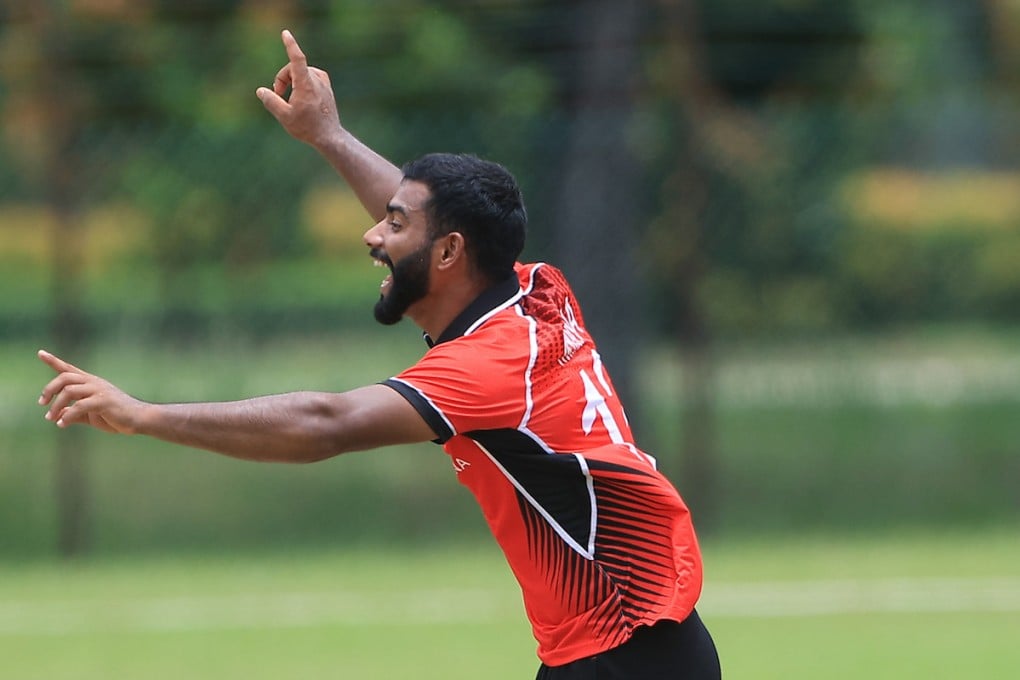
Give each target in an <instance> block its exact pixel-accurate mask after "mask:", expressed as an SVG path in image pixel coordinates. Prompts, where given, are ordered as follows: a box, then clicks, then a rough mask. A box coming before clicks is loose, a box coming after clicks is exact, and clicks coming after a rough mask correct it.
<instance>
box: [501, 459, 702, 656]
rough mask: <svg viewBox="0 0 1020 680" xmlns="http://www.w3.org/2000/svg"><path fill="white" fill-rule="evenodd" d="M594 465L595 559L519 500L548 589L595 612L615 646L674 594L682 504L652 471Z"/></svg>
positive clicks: (578, 608) (597, 625)
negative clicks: (676, 524)
mask: <svg viewBox="0 0 1020 680" xmlns="http://www.w3.org/2000/svg"><path fill="white" fill-rule="evenodd" d="M564 457H566V458H572V457H573V456H564ZM588 469H589V470H590V471H591V474H592V476H593V479H594V491H595V498H596V503H597V508H598V526H597V528H596V530H595V559H594V560H586V559H583V557H582V556H580V555H578V554H577V553H576V552H575V551H574V550H572V549H571V548H570V546H568V545H567V544H566V543H565V542H564V541H563V540H561V539H560V538H559V537H558V536H557V535H556V533H555V531H553V530H552V528H551V527H550V526H549V525H548V523H547V522H545V521H544V519H543V518H542V517H541V515H540V514H539V513H538V512H536V510H535V509H534V508H533V507H532V506H531V504H530V503H528V502H527V500H526V499H525V498H523V497H522V496H521V495H520V494H518V504H519V506H520V509H521V514H522V516H523V517H524V523H525V526H526V528H527V533H528V548H529V552H530V555H531V559H532V561H533V563H534V564H535V565H536V566H537V567H538V569H539V570H540V573H542V574H543V576H544V579H545V581H546V584H547V585H548V588H549V592H550V594H551V595H553V596H554V597H555V598H557V600H558V601H559V602H560V603H561V605H562V606H564V607H566V608H568V609H569V610H570V611H573V612H576V613H578V614H583V613H585V612H590V613H591V615H592V626H593V630H594V632H595V634H596V636H597V637H598V638H600V639H602V640H607V641H609V642H610V645H611V646H615V644H618V643H619V642H622V641H623V640H625V639H626V638H627V636H628V635H629V633H630V631H631V630H632V629H633V628H634V626H636V625H637V624H638V622H640V621H642V620H643V619H644V616H645V614H646V613H649V612H652V613H654V612H658V611H661V608H662V607H664V606H666V604H667V603H668V602H669V601H670V600H671V598H672V596H673V594H674V593H673V591H672V590H671V587H672V586H670V585H669V584H672V583H673V582H674V580H675V576H676V568H677V567H676V564H675V561H674V555H673V550H674V546H673V545H672V527H673V520H675V513H677V512H680V511H682V506H681V505H679V504H678V503H679V501H678V497H675V496H673V495H671V494H670V493H669V491H668V489H666V488H665V487H664V486H663V485H662V484H660V483H659V481H658V480H657V479H656V476H655V475H654V474H650V473H649V472H648V471H646V470H642V469H639V468H629V467H627V466H624V465H615V464H610V463H603V462H599V461H593V460H588ZM664 576H666V577H667V578H663V577H664Z"/></svg>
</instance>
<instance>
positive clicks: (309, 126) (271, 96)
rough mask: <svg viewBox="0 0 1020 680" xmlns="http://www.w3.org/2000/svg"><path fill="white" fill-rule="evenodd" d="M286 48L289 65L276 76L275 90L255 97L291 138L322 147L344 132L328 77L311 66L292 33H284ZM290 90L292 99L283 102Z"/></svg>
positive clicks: (259, 93)
mask: <svg viewBox="0 0 1020 680" xmlns="http://www.w3.org/2000/svg"><path fill="white" fill-rule="evenodd" d="M283 45H284V47H285V48H286V50H287V58H288V59H289V61H288V63H287V64H286V65H285V66H284V67H283V68H281V69H280V71H279V73H277V74H276V79H275V80H274V81H273V89H269V88H267V87H260V88H258V89H257V90H256V91H255V94H256V96H257V97H258V98H259V99H261V100H262V104H263V105H264V106H265V107H266V110H267V111H269V113H271V114H273V116H274V117H275V118H276V120H278V121H280V125H282V126H283V128H284V129H285V130H286V131H287V132H288V133H290V135H291V136H292V137H294V138H295V139H298V140H300V141H302V142H305V143H307V144H311V145H312V146H313V147H316V148H320V147H322V146H324V145H325V144H326V143H328V141H329V140H330V139H331V138H332V137H334V136H335V135H337V134H339V133H342V132H343V128H342V127H341V125H340V114H339V112H338V111H337V107H336V99H335V97H334V95H333V88H332V87H331V86H330V83H329V75H328V74H327V73H326V72H325V71H323V70H321V69H317V68H314V67H310V66H308V60H307V59H306V58H305V54H304V52H302V51H301V47H300V46H299V45H298V44H297V40H295V39H294V36H293V35H291V32H290V31H284V32H283ZM287 88H290V90H291V92H290V97H289V99H284V96H285V95H286V94H287Z"/></svg>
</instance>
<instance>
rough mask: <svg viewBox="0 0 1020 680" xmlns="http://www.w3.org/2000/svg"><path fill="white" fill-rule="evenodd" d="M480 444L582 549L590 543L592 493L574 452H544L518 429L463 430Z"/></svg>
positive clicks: (592, 509) (586, 549)
mask: <svg viewBox="0 0 1020 680" xmlns="http://www.w3.org/2000/svg"><path fill="white" fill-rule="evenodd" d="M464 434H465V435H466V436H468V437H470V438H471V439H473V440H475V441H476V442H478V443H479V444H481V445H482V446H483V447H484V448H485V450H486V451H488V453H489V455H491V456H492V457H493V458H495V459H496V462H498V463H499V464H500V465H501V466H502V467H503V469H504V470H506V473H507V474H508V475H510V476H511V477H512V478H513V480H514V481H515V482H516V483H517V485H518V489H519V490H520V489H523V490H524V491H525V492H527V494H528V495H529V496H531V498H532V499H534V502H535V503H536V504H537V505H538V506H540V508H541V510H543V511H544V512H545V513H546V514H547V515H549V517H551V518H552V519H553V521H555V522H556V524H558V525H559V527H560V528H561V529H562V530H563V531H564V532H565V533H566V534H567V535H568V536H570V538H571V539H573V540H574V541H575V542H576V543H577V544H578V545H579V546H580V547H581V548H582V550H584V551H585V552H587V551H588V550H589V546H590V545H591V540H592V537H591V528H592V512H594V508H593V507H592V497H591V491H590V489H589V487H588V476H587V475H586V474H585V472H584V470H583V469H582V468H581V463H580V462H579V461H578V460H577V458H576V457H575V456H572V455H566V454H555V453H547V452H546V451H545V450H544V449H542V447H541V446H540V445H539V444H538V442H536V441H535V440H534V439H532V438H531V437H529V436H528V435H526V434H524V433H523V432H521V431H519V430H511V429H504V430H477V431H474V432H466V433H464Z"/></svg>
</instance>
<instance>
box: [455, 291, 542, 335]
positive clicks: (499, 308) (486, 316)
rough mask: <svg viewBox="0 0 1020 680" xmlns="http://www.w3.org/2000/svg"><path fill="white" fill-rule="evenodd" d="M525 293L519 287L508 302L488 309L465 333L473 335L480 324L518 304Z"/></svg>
mask: <svg viewBox="0 0 1020 680" xmlns="http://www.w3.org/2000/svg"><path fill="white" fill-rule="evenodd" d="M529 290H530V286H529ZM524 295H525V292H524V291H523V290H521V289H520V288H518V289H517V292H516V293H515V294H513V295H511V296H510V297H509V298H508V299H507V301H506V302H504V303H502V304H500V305H497V306H496V307H493V308H492V309H490V310H489V311H487V312H486V313H485V314H482V315H481V316H480V317H478V319H477V320H475V322H474V323H473V324H471V325H470V326H468V327H467V330H466V331H464V335H471V334H472V333H473V332H475V330H477V329H478V327H479V326H481V325H482V324H483V323H485V322H486V321H488V320H489V319H491V318H492V317H493V316H495V315H496V314H499V313H500V312H502V311H503V310H504V309H508V308H510V307H512V306H513V305H515V304H517V302H518V301H519V300H520V299H521V298H522V297H524Z"/></svg>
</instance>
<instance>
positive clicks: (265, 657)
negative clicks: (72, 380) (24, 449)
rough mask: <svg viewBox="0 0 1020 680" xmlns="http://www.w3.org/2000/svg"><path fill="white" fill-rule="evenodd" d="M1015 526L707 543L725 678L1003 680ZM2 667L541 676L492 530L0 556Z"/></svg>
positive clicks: (21, 670) (90, 674)
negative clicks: (150, 552) (330, 544)
mask: <svg viewBox="0 0 1020 680" xmlns="http://www.w3.org/2000/svg"><path fill="white" fill-rule="evenodd" d="M1016 535H1017V532H1016V527H1012V528H1006V529H1002V530H988V531H984V532H970V533H954V534H946V535H937V534H932V533H926V534H910V535H898V536H897V535H889V536H884V537H874V536H873V537H869V538H864V537H859V538H858V537H851V538H844V539H835V538H831V537H829V538H821V537H819V538H803V539H797V540H794V539H787V540H782V541H779V542H778V543H776V542H773V541H764V540H763V541H760V542H730V543H727V542H721V543H717V542H710V543H708V544H707V545H706V546H704V548H705V558H706V564H707V568H708V574H709V580H708V582H707V584H706V589H705V592H704V595H703V600H702V604H701V605H700V610H701V613H702V616H703V618H704V619H705V621H706V622H707V624H708V625H709V626H710V628H711V629H712V631H713V633H714V635H715V637H716V641H717V644H718V646H719V649H720V653H721V656H722V660H723V665H724V669H725V676H726V677H727V678H753V679H768V678H777V679H778V678H783V679H786V680H789V679H795V678H811V679H817V678H834V679H835V678H848V679H849V678H854V679H857V678H862V677H866V678H889V679H892V678H896V679H902V678H928V679H939V678H946V679H949V678H982V679H994V678H1002V679H1004V680H1005V679H1007V678H1014V677H1016V669H1017V668H1020V650H1018V648H1017V645H1016V639H1017V633H1018V631H1020V570H1018V568H1017V565H1018V564H1020V542H1018V541H1017V540H1016ZM0 658H2V659H3V672H2V676H3V677H4V678H12V679H19V680H21V679H24V680H30V679H39V680H43V679H45V680H59V679H63V678H67V679H71V678H73V679H75V680H90V679H92V678H97V679H98V678H102V679H104V680H106V679H109V678H151V679H153V680H158V679H160V678H182V677H186V678H210V679H212V678H216V679H217V680H229V679H231V678H238V679H241V678H244V679H246V680H248V679H257V678H273V679H274V680H275V679H276V678H279V677H293V678H317V677H342V678H346V677H350V678H422V679H428V678H436V679H439V678H444V679H447V680H451V679H453V680H455V679H464V680H469V679H471V680H473V679H475V678H480V677H484V678H487V679H489V680H502V679H504V678H505V679H507V680H510V679H519V678H529V677H533V675H534V671H535V668H536V666H537V661H536V660H535V657H534V643H533V641H532V639H531V637H530V631H529V630H528V627H527V625H526V623H525V621H524V617H523V613H522V610H521V605H520V603H519V600H518V593H517V589H516V585H515V584H514V583H513V581H512V580H511V578H510V576H509V574H508V572H507V569H506V567H505V565H504V563H503V562H502V557H501V556H500V554H499V553H498V551H497V550H496V549H495V547H494V546H489V545H478V546H459V547H446V548H440V547H432V548H428V549H426V548H418V549H398V548H393V549H353V550H351V551H349V552H344V551H339V550H338V551H335V552H322V551H312V552H297V553H294V554H290V555H281V554H257V553H250V554H245V555H240V554H238V555H235V556H229V557H228V556H204V557H203V556H192V557H182V556H174V557H146V558H121V559H109V560H97V561H91V562H84V563H71V564H58V563H54V562H51V561H46V562H39V563H22V564H16V565H11V564H8V565H6V566H0Z"/></svg>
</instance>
